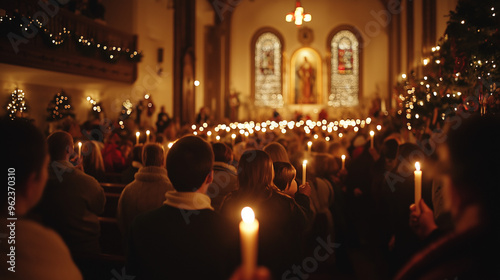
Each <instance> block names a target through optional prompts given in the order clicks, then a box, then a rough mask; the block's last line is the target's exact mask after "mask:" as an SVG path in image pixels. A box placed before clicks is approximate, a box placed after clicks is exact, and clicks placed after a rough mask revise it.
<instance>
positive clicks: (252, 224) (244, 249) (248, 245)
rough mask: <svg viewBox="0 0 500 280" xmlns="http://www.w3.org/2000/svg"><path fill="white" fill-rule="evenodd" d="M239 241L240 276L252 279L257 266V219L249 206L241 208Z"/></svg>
mask: <svg viewBox="0 0 500 280" xmlns="http://www.w3.org/2000/svg"><path fill="white" fill-rule="evenodd" d="M241 219H242V221H241V222H240V241H241V261H242V264H241V266H242V276H243V279H245V280H250V279H252V276H253V274H254V273H255V269H256V268H257V245H258V235H259V221H257V220H256V219H255V214H254V212H253V210H252V208H250V207H245V208H243V209H242V210H241Z"/></svg>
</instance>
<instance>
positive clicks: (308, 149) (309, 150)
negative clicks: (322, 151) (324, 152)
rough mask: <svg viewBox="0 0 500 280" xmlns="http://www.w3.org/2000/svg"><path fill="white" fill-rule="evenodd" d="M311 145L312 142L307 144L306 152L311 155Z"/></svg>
mask: <svg viewBox="0 0 500 280" xmlns="http://www.w3.org/2000/svg"><path fill="white" fill-rule="evenodd" d="M312 145H313V142H312V141H309V142H307V151H308V152H309V153H311V147H312Z"/></svg>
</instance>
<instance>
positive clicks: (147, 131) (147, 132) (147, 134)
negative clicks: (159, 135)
mask: <svg viewBox="0 0 500 280" xmlns="http://www.w3.org/2000/svg"><path fill="white" fill-rule="evenodd" d="M150 133H151V131H149V130H146V136H147V138H146V143H149V134H150Z"/></svg>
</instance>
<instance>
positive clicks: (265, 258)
mask: <svg viewBox="0 0 500 280" xmlns="http://www.w3.org/2000/svg"><path fill="white" fill-rule="evenodd" d="M238 170H240V172H239V173H238V185H239V189H238V190H237V191H234V192H232V193H230V194H229V195H228V196H226V198H225V200H224V202H223V204H222V207H221V214H222V215H224V216H226V217H228V218H229V219H230V221H231V223H232V224H233V226H234V227H235V228H237V225H238V224H239V222H240V221H241V215H240V213H241V209H242V208H243V207H245V206H250V207H251V208H252V209H253V211H254V212H255V217H256V219H258V220H259V248H258V264H259V265H264V266H266V267H268V268H269V269H270V270H271V272H272V274H273V277H274V278H275V279H281V275H282V274H283V272H284V271H286V270H287V269H289V268H290V267H291V266H292V265H293V264H294V263H297V262H298V261H300V260H301V257H302V254H301V238H302V234H303V231H304V229H305V228H306V225H307V218H306V216H305V214H304V212H303V211H302V210H301V208H300V206H299V205H297V203H296V202H295V201H294V200H293V199H292V198H291V197H290V196H288V195H285V194H283V193H282V192H281V191H280V190H279V189H278V188H277V187H276V185H275V184H274V183H273V179H274V171H273V162H272V160H271V158H270V157H269V155H268V154H267V153H266V152H264V151H261V150H248V151H246V152H244V153H243V155H242V156H241V158H240V161H239V165H238Z"/></svg>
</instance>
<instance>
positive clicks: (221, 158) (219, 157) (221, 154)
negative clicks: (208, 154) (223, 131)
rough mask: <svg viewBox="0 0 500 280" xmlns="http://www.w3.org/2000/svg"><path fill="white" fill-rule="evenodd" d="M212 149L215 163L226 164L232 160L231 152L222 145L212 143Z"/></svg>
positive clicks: (226, 146) (227, 147)
mask: <svg viewBox="0 0 500 280" xmlns="http://www.w3.org/2000/svg"><path fill="white" fill-rule="evenodd" d="M212 149H213V151H214V160H215V161H218V162H225V163H228V162H230V161H231V160H232V159H233V151H232V150H231V148H229V146H228V145H226V144H224V143H220V142H219V143H214V144H212Z"/></svg>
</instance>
